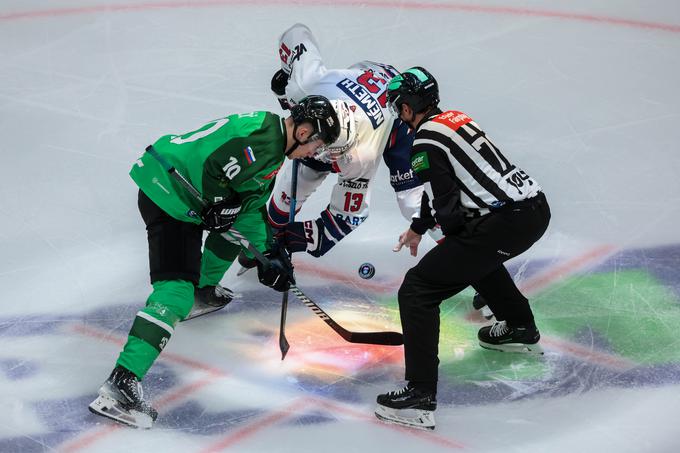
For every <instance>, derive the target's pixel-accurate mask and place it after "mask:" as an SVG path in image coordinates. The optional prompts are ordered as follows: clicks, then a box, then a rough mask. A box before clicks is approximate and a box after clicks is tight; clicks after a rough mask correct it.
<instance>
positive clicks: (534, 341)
mask: <svg viewBox="0 0 680 453" xmlns="http://www.w3.org/2000/svg"><path fill="white" fill-rule="evenodd" d="M477 338H478V339H479V345H480V346H481V347H483V348H486V349H494V350H496V351H505V352H529V353H533V354H543V348H541V346H540V345H539V344H538V340H540V339H541V334H540V333H538V329H536V326H535V325H534V324H533V323H532V324H527V325H524V326H516V327H510V326H509V325H508V324H507V323H506V322H505V321H496V322H494V323H493V324H492V325H490V326H485V327H482V328H481V329H479V332H478V333H477Z"/></svg>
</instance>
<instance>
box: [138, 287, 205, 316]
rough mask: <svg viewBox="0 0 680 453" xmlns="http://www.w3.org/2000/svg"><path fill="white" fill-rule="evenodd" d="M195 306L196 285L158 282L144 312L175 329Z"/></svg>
mask: <svg viewBox="0 0 680 453" xmlns="http://www.w3.org/2000/svg"><path fill="white" fill-rule="evenodd" d="M193 305H194V284H193V283H192V282H190V281H186V280H167V281H158V282H155V283H154V284H153V292H152V293H151V295H150V296H149V298H148V299H147V301H146V308H144V310H142V311H143V312H145V313H147V314H149V315H151V316H153V317H154V318H156V319H158V320H160V321H163V322H165V323H166V324H168V325H170V326H172V327H173V328H174V326H175V324H177V322H179V321H181V320H182V319H184V318H185V317H186V316H187V315H188V314H189V312H190V311H191V307H192V306H193Z"/></svg>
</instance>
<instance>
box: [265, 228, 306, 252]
mask: <svg viewBox="0 0 680 453" xmlns="http://www.w3.org/2000/svg"><path fill="white" fill-rule="evenodd" d="M308 234H312V231H311V230H310V231H308V232H305V222H292V223H287V224H286V225H285V226H284V227H283V228H281V229H280V230H278V231H277V232H276V234H275V235H274V237H275V238H276V241H277V242H278V243H279V246H280V247H284V248H286V249H288V251H289V252H290V253H295V252H304V251H305V250H307V243H308V242H310V243H311V242H313V240H312V238H311V237H310V238H309V240H307V235H308Z"/></svg>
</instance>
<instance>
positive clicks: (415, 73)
mask: <svg viewBox="0 0 680 453" xmlns="http://www.w3.org/2000/svg"><path fill="white" fill-rule="evenodd" d="M387 102H388V103H389V104H390V108H391V109H392V110H393V111H394V112H396V114H397V115H398V114H399V112H401V105H402V104H404V103H406V104H408V105H409V106H410V107H411V109H412V110H413V111H414V112H415V113H420V112H423V111H425V110H427V109H429V108H432V107H436V106H437V104H439V85H438V84H437V80H435V78H434V77H433V76H432V74H430V73H429V72H428V71H427V70H426V69H425V68H422V67H420V66H415V67H413V68H411V69H407V70H406V71H404V72H402V73H401V74H399V75H397V76H395V77H394V78H392V80H390V83H389V85H388V86H387Z"/></svg>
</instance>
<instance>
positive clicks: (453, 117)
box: [432, 110, 472, 131]
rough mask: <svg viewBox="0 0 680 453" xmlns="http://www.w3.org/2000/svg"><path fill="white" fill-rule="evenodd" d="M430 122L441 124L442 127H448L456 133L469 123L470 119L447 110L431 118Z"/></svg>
mask: <svg viewBox="0 0 680 453" xmlns="http://www.w3.org/2000/svg"><path fill="white" fill-rule="evenodd" d="M432 121H434V122H435V123H439V124H443V125H444V126H447V127H450V128H451V129H453V130H454V131H457V130H458V128H459V127H461V126H462V125H464V124H467V123H469V122H471V121H472V118H470V117H469V116H467V115H466V114H465V113H463V112H457V111H455V110H449V111H448V112H444V113H442V114H441V115H437V117H435V118H433V119H432Z"/></svg>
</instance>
